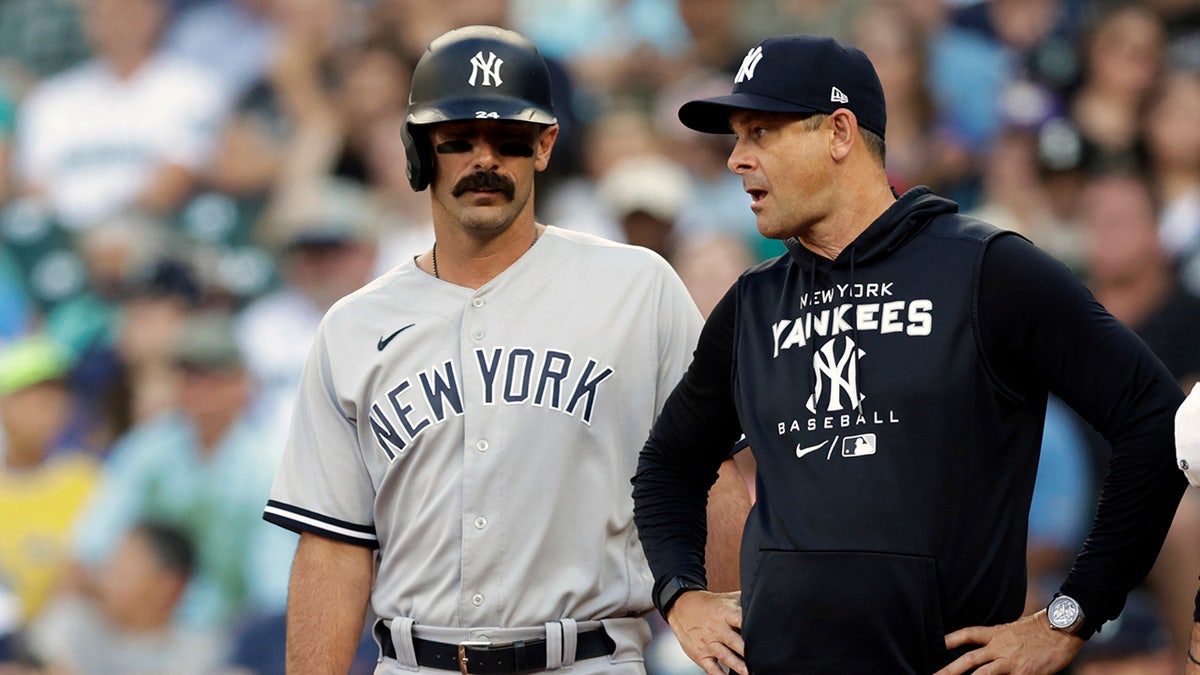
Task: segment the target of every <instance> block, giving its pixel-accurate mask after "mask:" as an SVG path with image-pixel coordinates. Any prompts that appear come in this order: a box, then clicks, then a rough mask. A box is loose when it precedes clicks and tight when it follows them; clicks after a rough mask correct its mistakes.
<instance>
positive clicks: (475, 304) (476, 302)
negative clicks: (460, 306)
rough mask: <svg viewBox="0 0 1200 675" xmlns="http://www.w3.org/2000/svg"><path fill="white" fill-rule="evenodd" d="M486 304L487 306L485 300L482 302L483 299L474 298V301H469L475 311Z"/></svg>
mask: <svg viewBox="0 0 1200 675" xmlns="http://www.w3.org/2000/svg"><path fill="white" fill-rule="evenodd" d="M486 304H487V300H484V299H483V298H475V299H473V300H471V306H472V307H474V308H475V309H479V308H480V307H483V306H484V305H486Z"/></svg>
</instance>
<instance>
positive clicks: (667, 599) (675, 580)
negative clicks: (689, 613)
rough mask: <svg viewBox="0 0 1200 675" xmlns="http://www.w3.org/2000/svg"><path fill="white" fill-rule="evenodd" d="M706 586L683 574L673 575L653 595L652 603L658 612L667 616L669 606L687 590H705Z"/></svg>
mask: <svg viewBox="0 0 1200 675" xmlns="http://www.w3.org/2000/svg"><path fill="white" fill-rule="evenodd" d="M707 590H708V587H707V586H705V585H704V583H702V582H699V581H696V580H695V579H689V578H687V577H683V576H678V575H677V576H673V577H671V578H670V579H668V580H667V583H665V584H663V587H662V588H661V589H659V591H658V593H656V594H655V596H654V604H655V605H656V606H657V607H658V611H659V613H661V614H662V615H663V618H664V619H665V618H667V612H669V611H671V606H672V605H674V604H675V601H676V600H678V599H679V596H680V595H683V594H684V593H685V592H687V591H707Z"/></svg>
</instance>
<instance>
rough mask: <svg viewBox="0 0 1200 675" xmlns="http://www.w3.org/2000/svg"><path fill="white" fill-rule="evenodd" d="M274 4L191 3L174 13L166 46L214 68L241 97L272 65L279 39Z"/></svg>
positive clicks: (261, 0)
mask: <svg viewBox="0 0 1200 675" xmlns="http://www.w3.org/2000/svg"><path fill="white" fill-rule="evenodd" d="M175 1H176V2H178V0H175ZM274 3H275V0H205V1H204V2H199V3H194V4H191V5H188V6H187V7H186V8H184V9H182V10H180V11H179V13H178V14H177V15H175V16H174V17H172V19H171V22H170V27H169V28H168V30H167V32H166V36H165V37H164V38H163V47H164V49H165V50H166V51H167V52H169V53H171V54H175V55H177V56H179V57H181V58H183V59H186V60H188V61H191V62H192V63H194V64H196V65H197V66H200V67H202V68H205V69H207V70H209V71H210V72H211V73H212V74H213V75H214V76H216V77H217V78H218V79H219V80H220V81H221V82H222V83H223V85H224V89H225V91H226V94H227V96H228V97H229V98H231V99H234V100H236V99H238V98H241V96H242V95H243V94H244V93H245V92H246V91H247V90H248V89H249V88H250V86H251V85H252V84H253V83H254V82H257V81H258V80H259V79H261V78H262V77H263V75H265V74H266V72H267V69H268V68H269V67H270V64H271V58H272V56H273V54H274V52H275V50H276V48H277V40H278V34H277V30H276V25H275V22H274V13H273V5H274Z"/></svg>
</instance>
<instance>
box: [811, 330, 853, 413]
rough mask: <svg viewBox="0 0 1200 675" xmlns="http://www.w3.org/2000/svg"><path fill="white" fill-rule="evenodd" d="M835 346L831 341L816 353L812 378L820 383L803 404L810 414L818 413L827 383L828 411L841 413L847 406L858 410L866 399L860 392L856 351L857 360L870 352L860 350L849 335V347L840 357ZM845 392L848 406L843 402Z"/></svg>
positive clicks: (835, 341)
mask: <svg viewBox="0 0 1200 675" xmlns="http://www.w3.org/2000/svg"><path fill="white" fill-rule="evenodd" d="M836 343H837V340H830V341H829V342H826V343H825V344H823V345H821V348H820V349H818V350H817V351H816V352H815V353H814V354H813V375H814V376H815V379H816V382H817V384H816V386H815V387H814V388H813V393H812V395H810V396H809V397H808V401H807V402H806V403H805V404H804V407H806V408H808V411H809V412H811V413H816V412H817V404H818V403H819V402H821V400H822V398H823V394H824V393H825V386H826V385H825V383H826V382H828V383H829V398H828V402H829V407H828V408H826V410H827V411H828V412H838V411H840V410H845V409H846V408H847V407H849V408H855V407H857V406H858V404H859V403H862V400H863V399H865V398H866V396H864V395H862V394H860V393H859V391H858V359H857V358H855V356H856V352H857V356H858V357H863V356H866V355H867V353H866V352H864V351H863V350H861V349H859V348H858V345H856V344H854V340H852V339H851V338H850V337H849V336H847V337H846V342H845V344H846V348H845V349H843V350H842V353H841V354H840V355H839V354H835V353H834V345H835V344H836ZM843 393H845V395H846V399H847V403H848V405H843V403H842V394H843Z"/></svg>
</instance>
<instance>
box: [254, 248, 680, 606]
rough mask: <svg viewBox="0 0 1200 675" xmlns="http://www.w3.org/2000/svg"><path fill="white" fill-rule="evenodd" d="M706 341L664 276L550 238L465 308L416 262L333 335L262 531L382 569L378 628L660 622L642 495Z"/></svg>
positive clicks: (379, 285)
mask: <svg viewBox="0 0 1200 675" xmlns="http://www.w3.org/2000/svg"><path fill="white" fill-rule="evenodd" d="M701 323H702V320H701V317H700V315H699V312H698V311H697V309H696V307H695V305H694V304H693V302H692V300H691V298H690V296H689V295H688V292H687V290H686V289H685V288H684V286H683V283H682V282H681V281H680V280H679V278H678V277H677V276H676V275H675V273H674V271H673V270H672V269H671V268H670V266H668V265H667V263H666V261H664V260H663V259H662V258H661V257H659V256H657V255H655V254H654V253H651V252H650V251H648V250H646V249H641V248H636V247H632V246H626V245H623V244H614V243H612V242H608V241H605V240H603V239H599V238H596V237H592V236H589V235H585V234H581V233H577V232H570V231H567V230H562V229H558V228H554V227H548V228H546V230H545V232H544V233H543V234H542V236H541V238H540V239H539V240H538V241H537V243H536V245H535V246H533V247H532V248H531V249H530V250H529V251H528V252H527V253H526V254H525V255H523V256H522V257H521V258H520V259H519V260H517V261H516V262H515V263H514V264H513V265H512V266H511V267H509V268H508V269H507V270H505V271H504V272H503V273H502V274H500V275H499V276H497V277H496V278H495V279H493V280H492V281H490V282H489V283H487V284H486V285H484V286H483V287H482V288H480V289H478V290H474V291H473V290H471V289H468V288H463V287H460V286H456V285H453V284H449V283H446V282H444V281H440V280H437V279H435V278H433V277H432V276H430V275H428V274H427V273H425V272H423V271H421V270H419V269H418V268H417V267H416V266H415V264H414V263H413V262H412V261H408V262H405V263H403V264H401V265H399V266H398V267H396V268H395V269H394V270H392V271H391V272H388V273H387V274H385V275H384V276H382V277H380V278H379V279H377V280H375V281H374V282H372V283H371V284H369V285H367V286H366V287H364V288H363V289H361V290H360V291H358V292H356V293H354V294H352V295H350V296H347V297H346V298H345V299H343V300H342V301H341V302H339V303H338V304H337V305H335V306H334V307H333V308H332V309H331V310H330V311H329V313H328V314H327V315H326V317H325V319H324V320H323V321H322V323H321V328H320V330H319V332H318V335H317V339H316V342H315V344H314V347H313V351H312V353H311V355H310V356H309V360H308V364H307V366H306V368H305V372H304V376H303V381H302V384H301V389H300V393H299V396H298V398H297V401H296V407H295V412H294V415H293V420H292V427H291V432H290V435H289V440H288V444H287V449H286V451H285V453H284V456H283V460H282V463H281V466H280V469H279V472H278V475H277V476H276V479H275V484H274V486H273V488H272V490H271V499H270V502H269V503H268V505H267V508H266V512H265V514H264V517H265V518H266V519H267V520H269V521H271V522H274V523H276V524H279V525H282V526H284V527H288V528H291V529H294V530H300V531H308V532H313V533H316V534H319V535H321V536H325V537H330V538H333V539H337V540H341V541H344V542H350V543H354V544H358V545H361V546H366V547H372V548H374V547H378V549H379V559H378V565H379V568H378V574H377V577H376V581H375V586H374V588H373V590H372V597H371V603H372V608H373V609H374V611H375V613H376V614H377V615H378V616H380V617H382V618H385V619H391V618H396V617H411V618H412V619H414V620H415V622H416V623H417V624H418V625H421V624H424V625H430V626H446V627H470V626H540V625H542V624H543V623H544V622H546V621H552V620H555V619H558V618H570V619H576V620H590V619H601V618H608V617H616V616H628V615H631V614H640V613H643V612H646V611H649V610H650V609H651V608H652V606H653V605H652V603H651V600H650V589H651V585H652V582H653V580H652V578H651V576H650V573H649V569H648V567H647V564H646V561H645V558H644V556H643V554H642V549H641V545H640V544H639V542H638V539H637V534H636V532H635V529H634V524H633V501H632V498H631V490H632V488H631V486H630V478H631V476H632V475H633V473H634V470H635V468H636V463H637V455H638V452H639V451H640V449H641V446H642V444H643V443H644V442H645V439H646V436H647V435H648V433H649V430H650V427H651V424H652V423H653V421H654V419H655V417H656V416H657V414H658V412H659V411H660V410H661V408H662V405H663V403H664V401H665V400H666V398H667V396H668V395H669V394H670V392H671V389H672V388H673V387H674V385H675V383H676V382H677V381H678V379H679V378H680V377H681V376H682V374H683V371H684V369H685V368H686V367H687V365H688V363H689V362H690V361H691V356H692V350H693V349H694V346H695V343H696V340H697V337H698V334H699V330H700V326H701Z"/></svg>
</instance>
